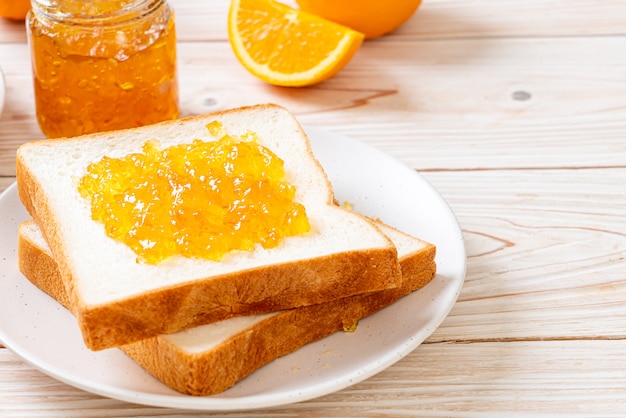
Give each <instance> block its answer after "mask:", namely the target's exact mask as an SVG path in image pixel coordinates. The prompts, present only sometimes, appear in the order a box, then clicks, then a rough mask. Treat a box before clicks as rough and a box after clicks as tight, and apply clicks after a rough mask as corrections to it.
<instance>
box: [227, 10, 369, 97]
mask: <svg viewBox="0 0 626 418" xmlns="http://www.w3.org/2000/svg"><path fill="white" fill-rule="evenodd" d="M228 38H229V40H230V44H231V46H232V48H233V51H234V53H235V55H236V56H237V58H238V59H239V61H240V62H241V64H242V65H243V66H244V67H245V68H246V69H247V70H248V71H250V73H252V74H254V75H255V76H257V77H258V78H260V79H261V80H263V81H266V82H268V83H270V84H275V85H279V86H308V85H312V84H316V83H319V82H320V81H323V80H326V79H328V78H330V77H332V76H333V75H335V74H336V73H337V72H338V71H339V70H341V69H342V68H343V67H344V66H345V65H346V64H347V63H348V62H349V61H350V60H351V59H352V57H353V56H354V54H355V53H356V51H357V50H358V49H359V47H360V46H361V43H362V42H363V38H364V35H363V34H362V33H360V32H357V31H354V30H352V29H349V28H347V27H345V26H342V25H339V24H337V23H334V22H330V21H328V20H325V19H322V18H320V17H317V16H315V15H312V14H310V13H306V12H303V11H300V10H296V9H293V8H291V7H289V6H286V5H284V4H282V3H278V2H275V1H273V0H232V1H231V4H230V11H229V14H228Z"/></svg>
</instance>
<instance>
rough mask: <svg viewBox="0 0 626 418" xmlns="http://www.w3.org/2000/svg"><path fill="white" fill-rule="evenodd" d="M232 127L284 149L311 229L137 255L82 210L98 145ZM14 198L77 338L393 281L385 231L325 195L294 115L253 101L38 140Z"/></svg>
mask: <svg viewBox="0 0 626 418" xmlns="http://www.w3.org/2000/svg"><path fill="white" fill-rule="evenodd" d="M213 121H219V122H221V124H222V125H223V126H224V128H225V130H226V132H228V134H230V135H242V134H244V133H245V132H247V131H252V132H255V133H256V134H257V135H258V137H259V138H260V139H259V142H260V143H261V145H264V146H266V147H267V148H269V149H270V150H271V151H273V152H274V153H275V154H276V155H277V156H278V157H279V158H281V159H282V160H283V161H284V168H285V176H286V180H287V181H289V182H290V183H291V184H293V185H294V186H295V187H296V200H297V201H298V202H300V203H302V204H303V205H304V206H305V208H306V211H307V215H308V217H309V222H310V224H311V232H309V233H307V234H305V235H299V236H294V237H288V238H286V239H284V240H283V241H282V242H281V243H280V244H279V245H278V246H277V247H276V248H272V249H263V248H261V247H260V246H259V247H258V248H257V249H255V250H254V251H251V252H234V253H231V254H228V255H227V257H225V258H224V259H223V260H222V261H220V262H215V261H209V260H199V259H190V258H184V257H181V256H174V257H173V258H171V259H168V260H165V261H164V262H162V263H159V264H157V265H151V264H145V263H137V262H136V255H135V254H134V253H133V252H132V250H131V249H130V248H129V247H128V246H126V245H125V244H123V243H121V242H118V241H116V240H114V239H111V238H109V237H107V236H106V235H105V232H104V228H103V226H102V224H100V223H97V222H96V221H93V220H92V219H91V213H90V207H89V203H88V201H87V200H86V199H84V198H82V197H81V196H80V194H79V192H78V190H77V180H78V179H79V178H80V177H81V176H83V175H84V174H85V172H86V167H87V165H88V164H89V163H91V162H94V161H98V160H100V159H101V158H102V157H104V156H108V157H121V156H124V155H127V154H129V153H138V152H141V147H142V145H143V144H144V143H145V142H146V141H149V140H153V139H157V140H159V141H160V143H161V146H162V147H169V146H171V145H174V144H179V143H187V142H191V141H192V140H194V139H201V140H205V141H215V140H217V139H219V138H215V137H213V136H212V135H211V134H210V132H209V130H208V129H207V128H206V125H207V124H208V123H210V122H213ZM16 161H17V164H16V175H17V183H18V192H19V196H20V199H21V201H22V203H23V204H24V206H25V207H26V209H27V210H28V212H29V213H30V214H31V216H32V217H33V218H34V219H35V221H36V222H37V223H38V225H40V226H41V228H42V231H43V234H44V236H45V238H46V241H47V242H48V243H49V245H50V248H51V250H52V253H53V254H54V257H55V259H56V260H57V261H58V263H59V269H60V271H61V275H62V277H63V281H64V286H65V289H66V291H67V292H68V296H69V300H70V302H71V303H70V308H71V310H72V312H73V313H74V314H75V316H76V317H77V319H78V322H79V325H80V328H81V331H82V334H83V338H84V340H85V344H86V345H87V347H89V348H90V349H93V350H100V349H105V348H109V347H115V346H119V345H123V344H127V343H130V342H133V341H138V340H141V339H144V338H149V337H152V336H155V335H158V334H161V333H172V332H176V331H180V330H182V329H186V328H190V327H193V326H197V325H201V324H207V323H210V322H213V321H217V320H221V319H225V318H228V317H232V316H237V315H244V314H251V313H261V312H271V311H275V310H279V309H288V308H292V307H298V306H304V305H310V304H317V303H322V302H327V301H330V300H334V299H339V298H343V297H346V296H350V295H354V294H359V293H363V292H369V291H377V290H382V289H387V288H394V287H397V286H399V285H400V284H401V274H400V268H399V265H398V263H397V254H396V250H395V247H394V246H393V244H392V243H391V241H390V240H389V239H388V238H387V237H386V236H385V235H384V234H383V233H382V232H381V231H380V230H379V229H378V228H377V227H376V226H375V225H374V224H373V223H372V222H371V221H370V220H368V219H366V218H365V217H362V216H360V215H358V214H355V213H353V212H351V211H349V210H345V209H343V208H339V207H337V206H336V205H334V204H333V191H332V187H331V185H330V183H329V181H328V179H327V177H326V174H325V173H324V171H323V169H322V167H321V165H320V164H319V162H318V161H317V160H316V159H315V157H314V156H313V153H312V151H311V148H310V144H309V141H308V138H307V137H306V135H305V133H304V131H303V130H302V128H301V126H300V125H299V123H298V122H297V121H296V119H295V118H294V117H293V116H292V115H291V114H290V113H289V112H288V111H287V110H285V109H283V108H281V107H279V106H275V105H258V106H252V107H246V108H239V109H232V110H228V111H222V112H217V113H214V114H208V115H202V116H195V117H190V118H186V119H180V120H176V121H169V122H164V123H161V124H157V125H152V126H146V127H141V128H135V129H129V130H123V131H115V132H106V133H100V134H93V135H87V136H83V137H77V138H70V139H59V140H40V141H33V142H29V143H27V144H24V145H22V146H21V147H20V148H19V149H18V151H17V158H16Z"/></svg>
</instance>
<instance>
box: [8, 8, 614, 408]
mask: <svg viewBox="0 0 626 418" xmlns="http://www.w3.org/2000/svg"><path fill="white" fill-rule="evenodd" d="M171 3H172V4H173V6H174V8H175V9H176V15H177V31H178V40H179V42H178V60H179V82H180V87H181V108H182V113H183V116H186V115H194V114H199V113H204V112H210V111H213V110H220V109H225V108H229V107H235V106H240V105H246V104H255V103H261V102H276V103H279V104H281V105H283V106H285V107H287V108H288V109H290V110H291V111H293V112H294V113H295V114H296V115H297V116H298V118H299V119H300V120H301V121H302V122H303V123H304V124H306V125H310V126H319V127H322V128H325V129H328V130H330V131H333V132H337V133H340V134H345V135H348V136H351V137H353V138H356V139H359V140H361V141H363V142H366V143H368V144H371V145H373V146H375V147H377V148H379V149H380V150H382V151H384V152H387V153H388V154H390V155H392V156H393V157H395V158H397V159H399V160H400V161H402V162H404V163H406V164H407V165H408V166H410V167H412V168H413V169H415V170H417V171H419V172H421V173H422V174H423V176H424V177H425V178H426V179H427V180H428V181H429V182H431V184H432V185H433V186H434V187H435V188H436V189H437V190H438V191H439V192H440V193H441V194H442V196H443V197H444V198H445V199H446V200H447V202H448V203H449V204H450V206H451V208H452V209H453V211H454V212H455V214H456V216H457V218H458V220H459V223H460V225H461V227H462V230H463V234H464V238H465V244H466V249H467V253H468V259H467V277H466V282H465V285H464V287H463V289H462V292H461V294H460V296H459V299H458V301H457V303H456V304H455V306H454V308H453V309H452V311H451V313H450V315H449V316H448V317H447V318H446V320H445V321H444V323H443V324H442V325H441V326H440V327H439V328H438V329H437V330H436V331H435V332H434V334H432V335H431V337H430V338H429V339H428V340H427V341H426V342H425V343H424V344H422V345H421V346H420V347H418V348H417V349H416V350H415V351H414V352H412V353H411V354H410V355H408V356H407V357H406V358H404V359H402V360H401V361H399V362H398V363H397V364H395V365H393V366H391V367H390V368H388V369H387V370H385V371H383V372H381V373H380V374H378V375H376V376H374V377H372V378H370V379H368V380H366V381H364V382H362V383H360V384H357V385H355V386H353V387H350V388H348V389H345V390H343V391H340V392H337V393H333V394H330V395H327V396H324V397H322V398H319V399H315V400H312V401H308V402H303V403H300V404H294V405H289V406H286V407H281V408H277V409H273V410H271V411H263V410H261V411H249V412H245V413H244V412H233V413H227V414H223V413H216V414H208V413H198V412H194V411H185V410H175V409H168V408H152V407H143V406H141V405H134V404H128V403H125V402H120V401H116V400H111V399H106V398H102V397H99V396H96V395H93V394H90V393H87V392H84V391H81V390H79V389H75V388H73V387H70V386H68V385H65V384H63V383H61V382H58V381H56V380H54V379H52V378H50V377H48V376H46V375H44V374H42V373H41V372H39V371H37V370H34V369H33V368H32V367H31V366H29V365H28V364H27V363H26V362H24V361H23V360H21V359H20V358H19V357H18V356H16V355H15V354H13V353H11V352H10V351H9V350H8V349H6V348H1V347H0V417H5V416H7V417H21V416H25V417H90V416H91V417H122V416H128V417H131V416H162V417H164V416H167V417H182V416H233V417H243V416H252V417H255V416H278V417H292V416H306V417H327V416H340V417H342V416H345V417H381V416H394V417H395V416H418V417H502V416H511V417H568V418H569V417H576V418H577V417H623V416H625V412H624V411H626V409H625V408H626V406H625V405H626V356H624V352H625V350H626V322H625V319H624V318H626V256H625V254H626V222H625V221H624V211H625V208H626V187H625V186H624V185H625V184H626V4H625V3H624V0H600V1H597V2H589V1H582V0H570V1H565V0H551V1H545V0H527V1H523V2H520V1H514V0H476V1H464V2H463V1H458V0H424V3H423V5H422V6H421V8H420V10H419V11H418V13H417V14H415V16H413V17H412V18H411V19H410V20H409V21H408V22H407V23H406V24H405V25H404V26H402V27H401V28H400V29H399V30H397V31H396V32H394V33H392V34H390V35H389V36H386V37H383V38H380V39H376V40H372V41H367V42H366V43H365V44H364V45H363V47H362V48H361V49H360V50H359V52H358V54H357V55H356V56H355V58H354V59H353V60H352V61H351V62H350V64H349V65H348V66H347V67H346V68H345V69H344V70H343V71H341V72H340V73H339V74H338V75H337V76H336V77H334V78H332V79H331V80H328V81H327V82H325V83H322V84H320V85H317V86H313V87H310V88H305V89H290V88H280V87H274V86H269V85H267V84H264V83H262V82H260V81H258V80H257V79H255V78H254V77H253V76H251V75H250V74H248V73H247V72H246V71H245V70H244V69H243V68H242V67H241V66H240V65H239V63H238V62H237V60H236V58H235V57H234V55H233V53H232V51H231V49H230V46H229V44H228V40H227V35H226V13H227V9H228V4H229V2H228V1H227V0H219V1H217V0H216V1H204V0H171ZM287 3H290V4H294V1H293V0H289V1H287ZM0 68H1V69H2V71H3V73H4V77H5V80H6V84H7V89H6V90H7V91H6V99H5V104H4V110H3V112H2V114H0V191H2V190H4V189H5V188H6V187H8V186H9V185H10V184H11V183H12V182H13V181H14V175H15V150H16V149H17V147H18V146H19V145H20V144H22V143H24V142H26V141H28V140H32V139H38V138H41V137H42V135H41V132H40V130H39V128H38V127H37V124H36V119H35V109H34V100H33V91H32V81H31V72H30V53H29V50H28V46H27V44H26V35H25V27H24V24H23V23H13V22H8V21H5V20H1V19H0ZM0 232H2V231H0ZM1 273H2V272H0V274H1Z"/></svg>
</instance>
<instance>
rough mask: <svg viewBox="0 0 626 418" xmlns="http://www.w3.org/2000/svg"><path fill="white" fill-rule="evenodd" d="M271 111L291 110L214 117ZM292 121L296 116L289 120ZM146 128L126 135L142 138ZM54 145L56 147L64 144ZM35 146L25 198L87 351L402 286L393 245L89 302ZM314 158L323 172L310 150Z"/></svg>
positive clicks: (25, 176)
mask: <svg viewBox="0 0 626 418" xmlns="http://www.w3.org/2000/svg"><path fill="white" fill-rule="evenodd" d="M268 109H269V110H271V111H275V112H279V113H280V112H286V111H285V110H284V109H282V108H279V107H278V106H275V105H261V106H253V107H249V108H241V109H233V110H228V111H223V112H217V113H215V114H212V115H210V116H211V117H216V116H218V115H227V114H236V113H237V112H239V113H242V112H243V113H246V112H250V111H263V110H268ZM277 109H278V110H277ZM286 113H288V112H286ZM208 116H209V115H200V116H194V117H191V118H186V119H181V120H177V121H168V122H163V123H160V124H157V125H155V126H152V127H144V128H149V129H150V130H151V132H152V131H153V130H154V129H155V128H156V129H167V130H170V131H171V130H173V129H175V128H176V127H180V126H183V125H184V124H185V123H186V122H188V121H196V120H202V119H206V118H207V117H208ZM276 117H278V116H276ZM289 117H291V118H293V117H292V116H291V115H290V114H289ZM293 121H294V122H295V126H296V127H297V129H298V131H299V133H300V134H301V135H302V136H303V137H304V138H306V135H305V134H304V132H303V131H302V129H301V127H300V125H299V124H298V123H297V122H296V121H295V119H293ZM270 122H271V121H270ZM144 128H134V129H131V130H127V131H125V132H132V133H136V134H137V135H139V134H140V133H141V132H143V129H144ZM102 135H105V136H107V137H111V138H114V137H115V136H116V133H104V134H92V135H87V136H85V137H81V140H86V141H89V140H90V139H95V138H100V137H101V136H102ZM47 141H49V142H48V143H53V142H55V141H56V142H58V141H65V140H63V139H60V140H47ZM307 141H308V140H307ZM29 146H31V144H26V145H24V146H23V147H21V148H20V149H19V150H18V153H17V157H16V177H17V183H18V194H19V197H20V199H21V201H22V203H23V204H24V206H25V208H26V210H27V211H28V212H29V213H30V214H31V216H32V217H33V218H34V219H35V221H36V222H37V224H38V225H40V227H41V229H42V232H43V235H44V237H45V239H46V241H47V242H48V243H49V245H50V248H51V250H52V254H53V255H54V257H55V259H56V260H57V261H58V267H59V270H60V271H61V277H62V278H63V282H64V285H65V290H66V292H67V294H68V298H69V301H70V306H69V308H70V310H71V311H72V312H73V313H74V315H75V316H76V317H77V319H78V322H79V325H80V329H81V332H82V335H83V338H84V341H85V344H86V346H87V347H89V348H90V349H92V350H102V349H106V348H110V347H117V346H120V345H124V344H128V343H131V342H134V341H138V340H142V339H145V338H149V337H153V336H156V335H158V334H161V333H171V332H176V331H179V330H182V329H186V328H189V327H193V326H197V325H201V324H206V323H210V322H214V321H217V320H221V319H225V318H229V317H232V316H234V315H245V314H251V313H257V312H269V311H275V310H280V309H289V308H293V307H299V306H305V305H310V304H318V303H322V302H326V301H331V300H335V299H338V298H343V297H346V296H350V295H354V294H359V293H364V292H370V291H378V290H381V289H388V288H395V287H398V286H400V285H401V280H402V277H401V273H400V267H399V264H398V262H397V253H396V250H395V247H394V246H393V244H392V243H391V242H390V241H389V242H388V245H386V246H381V247H379V248H373V249H370V250H359V251H344V252H338V253H335V254H333V255H332V256H331V255H329V256H322V257H315V258H309V259H304V260H297V261H294V262H284V263H277V264H273V265H265V266H263V267H260V268H254V269H246V270H242V271H239V272H235V273H232V274H228V275H222V276H217V277H216V276H209V277H202V276H201V277H198V278H197V279H195V280H194V281H191V282H185V283H181V284H178V285H171V286H167V287H162V288H160V289H158V290H152V291H146V292H143V293H141V294H137V295H135V296H132V297H125V298H119V299H116V300H114V301H111V302H108V303H104V304H89V303H86V302H85V301H84V298H83V297H82V295H81V292H80V290H79V288H78V284H77V283H78V280H80V279H78V278H77V277H75V276H76V273H75V268H74V266H73V265H72V262H70V261H69V260H68V257H67V254H68V250H67V248H66V243H65V242H64V241H63V239H62V237H61V235H62V234H63V227H62V226H60V225H59V220H58V216H59V214H58V209H55V208H54V207H52V205H51V204H50V202H49V196H48V194H47V191H46V190H45V189H44V187H43V186H42V185H41V183H40V182H39V180H38V178H37V176H36V175H35V174H34V173H33V171H32V167H30V166H29V164H28V163H26V161H25V160H24V158H23V155H22V150H23V149H27V148H28V147H29ZM308 152H309V153H310V155H309V156H310V158H311V159H312V160H313V161H315V164H316V165H317V166H318V167H319V169H320V170H321V166H320V165H319V162H317V160H316V159H315V158H314V157H313V154H312V151H311V150H310V147H309V148H308ZM322 173H323V171H322ZM325 181H326V183H327V186H328V190H329V194H328V196H327V202H328V204H329V205H332V204H333V195H332V189H331V188H330V185H329V183H328V179H327V178H325ZM355 216H357V215H356V214H355ZM381 235H382V234H381ZM94 251H97V248H96V249H94ZM104 262H114V260H108V261H104Z"/></svg>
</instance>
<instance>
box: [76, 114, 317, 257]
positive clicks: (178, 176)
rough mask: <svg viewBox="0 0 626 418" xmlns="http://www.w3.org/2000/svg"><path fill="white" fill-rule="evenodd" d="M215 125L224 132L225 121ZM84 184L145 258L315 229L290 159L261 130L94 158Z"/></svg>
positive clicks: (269, 244) (276, 239)
mask: <svg viewBox="0 0 626 418" xmlns="http://www.w3.org/2000/svg"><path fill="white" fill-rule="evenodd" d="M207 127H208V128H209V130H210V131H211V132H212V133H215V132H222V131H221V125H220V124H219V123H218V122H213V123H211V124H209V125H208V126H207ZM78 190H79V192H80V194H81V195H82V196H83V197H84V198H86V199H87V200H89V201H90V203H91V214H92V218H93V219H94V220H96V221H99V222H101V223H102V224H104V229H105V231H106V234H107V235H108V236H110V237H111V238H114V239H116V240H119V241H121V242H124V243H125V244H126V245H128V246H129V247H130V248H131V249H132V250H133V251H134V252H135V254H136V255H137V260H138V262H143V263H149V264H156V263H158V262H160V261H162V260H165V259H167V258H169V257H171V256H173V255H177V254H178V255H182V256H184V257H188V258H201V259H208V260H215V261H219V260H221V259H222V258H223V257H224V256H225V255H226V254H227V253H229V252H231V251H233V250H243V251H250V250H253V249H254V248H255V246H256V245H261V246H262V247H264V248H274V247H276V246H278V245H279V244H280V242H281V241H282V240H283V238H285V237H288V236H294V235H300V234H304V233H306V232H308V231H309V230H310V225H309V220H308V217H307V215H306V209H305V207H304V206H303V205H302V204H301V203H299V202H297V201H296V200H295V196H296V189H295V187H294V186H293V185H292V184H290V183H289V182H288V181H286V179H285V170H284V165H283V161H282V160H281V159H280V158H279V157H278V156H276V154H274V153H273V152H272V151H271V150H269V149H268V148H266V147H264V146H262V145H260V144H259V143H258V142H257V137H256V134H254V133H248V134H246V135H242V136H240V137H233V136H230V135H227V134H224V135H221V137H220V139H219V140H217V141H212V142H205V141H201V140H194V141H193V142H190V143H186V144H182V145H174V146H170V147H167V148H161V147H160V144H159V142H158V141H157V140H152V141H148V142H146V143H145V144H144V145H143V148H142V152H141V153H136V154H129V155H126V156H124V157H122V158H110V157H104V158H102V159H101V160H99V161H97V162H94V163H91V164H90V165H89V166H88V168H87V173H86V174H85V175H84V176H83V177H82V178H81V179H80V182H79V186H78Z"/></svg>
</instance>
